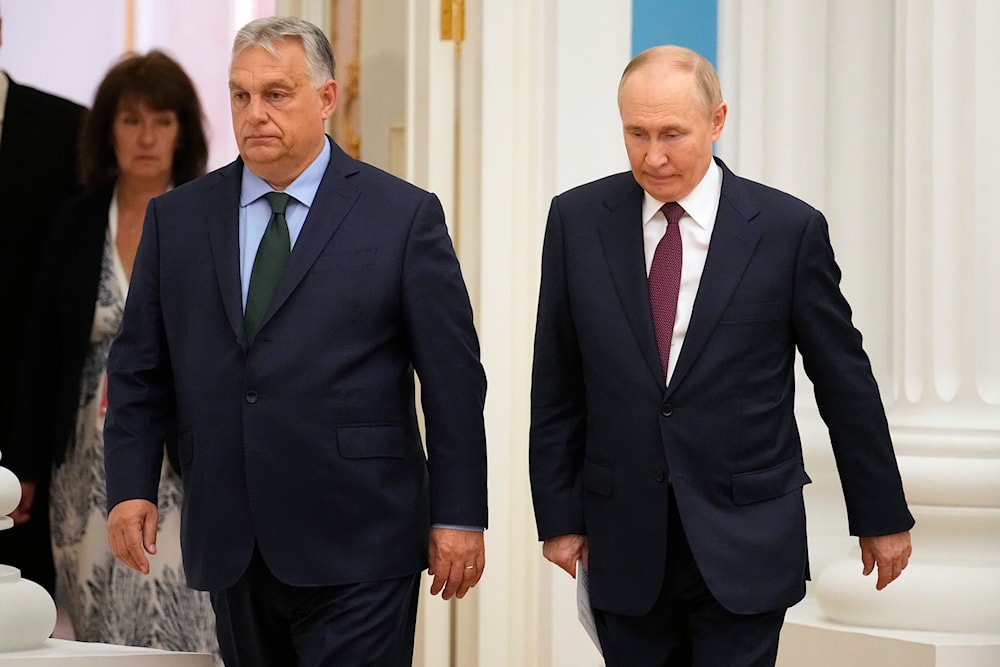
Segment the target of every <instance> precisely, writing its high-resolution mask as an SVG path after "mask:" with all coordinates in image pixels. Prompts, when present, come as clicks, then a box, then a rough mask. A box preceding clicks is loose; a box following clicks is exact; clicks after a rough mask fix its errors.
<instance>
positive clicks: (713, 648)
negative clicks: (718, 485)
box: [594, 492, 785, 667]
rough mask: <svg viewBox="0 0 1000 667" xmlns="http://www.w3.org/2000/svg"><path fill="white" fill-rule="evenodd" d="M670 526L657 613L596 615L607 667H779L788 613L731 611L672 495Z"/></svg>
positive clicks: (656, 607) (656, 604)
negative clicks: (697, 556)
mask: <svg viewBox="0 0 1000 667" xmlns="http://www.w3.org/2000/svg"><path fill="white" fill-rule="evenodd" d="M667 521H668V524H667V545H668V546H667V566H666V573H665V575H664V581H663V589H662V590H661V591H660V596H659V598H658V599H657V600H656V603H655V604H654V606H653V609H652V610H651V611H650V612H649V613H648V614H646V615H645V616H624V615H621V614H612V613H609V612H605V611H601V610H599V609H595V610H594V616H595V620H596V622H597V634H598V637H599V639H600V641H601V647H602V649H603V651H604V659H605V661H606V664H607V666H608V667H773V666H774V663H775V660H777V656H778V635H779V634H780V632H781V625H782V623H783V622H784V618H785V610H784V609H780V610H778V611H774V612H769V613H766V614H755V615H742V614H733V613H732V612H730V611H728V610H726V609H725V608H724V607H723V606H722V605H720V604H719V602H718V601H717V600H716V599H715V597H714V596H713V595H712V594H711V592H710V591H709V590H708V587H707V586H706V585H705V581H704V579H702V576H701V573H700V572H699V570H698V565H697V564H696V563H695V561H694V557H693V556H692V554H691V548H690V546H689V545H688V541H687V536H686V535H685V533H684V526H683V525H682V523H681V519H680V516H679V515H678V513H677V508H676V503H675V502H674V497H673V493H672V492H671V494H670V509H669V511H668V514H667ZM622 566H623V567H627V564H626V563H623V564H622Z"/></svg>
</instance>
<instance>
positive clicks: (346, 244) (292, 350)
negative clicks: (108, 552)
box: [105, 144, 486, 590]
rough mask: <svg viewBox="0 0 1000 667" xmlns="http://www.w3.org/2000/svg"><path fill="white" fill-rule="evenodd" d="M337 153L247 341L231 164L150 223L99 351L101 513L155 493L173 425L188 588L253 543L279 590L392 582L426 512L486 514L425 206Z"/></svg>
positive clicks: (167, 203)
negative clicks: (104, 388) (103, 367)
mask: <svg viewBox="0 0 1000 667" xmlns="http://www.w3.org/2000/svg"><path fill="white" fill-rule="evenodd" d="M332 148H333V151H332V156H331V160H330V165H329V167H328V169H327V171H326V173H325V175H324V177H323V180H322V182H321V184H320V187H319V190H318V192H317V194H316V198H315V200H314V202H313V205H312V207H311V208H310V211H309V214H308V217H307V218H306V221H305V225H304V227H303V229H302V232H301V234H300V236H299V238H298V240H297V241H296V243H295V246H294V248H293V249H292V251H291V254H290V256H289V260H288V265H287V266H286V268H285V271H284V274H283V275H282V278H281V282H280V283H279V285H278V287H277V290H276V292H275V295H274V298H273V301H272V303H271V305H270V307H269V309H268V311H267V313H266V314H265V315H264V318H263V320H262V323H261V328H260V331H259V333H258V334H257V336H256V338H255V340H254V343H253V345H252V346H251V345H250V344H249V343H248V341H247V336H246V332H245V330H244V326H243V307H242V300H241V292H240V270H239V241H238V206H239V193H240V182H241V174H242V169H243V163H242V162H241V161H240V160H237V161H236V162H234V163H232V164H230V165H229V166H227V167H224V168H222V169H220V170H218V171H215V172H213V173H211V174H208V175H206V176H204V177H202V178H200V179H197V180H195V181H193V182H191V183H189V184H187V185H185V186H182V187H179V188H177V189H175V190H173V191H171V192H169V193H167V194H165V195H163V196H161V197H158V198H156V199H154V200H153V201H152V202H151V203H150V206H149V210H148V212H147V215H146V221H145V225H144V228H143V237H142V242H141V244H140V247H139V252H138V256H137V258H136V264H135V269H134V271H133V275H132V282H131V285H130V288H129V295H128V301H127V304H126V308H125V314H124V321H123V325H122V329H121V333H120V336H119V338H118V339H117V340H116V342H115V344H114V345H113V347H112V350H111V358H110V360H109V396H108V398H109V412H108V420H107V423H106V427H105V449H106V456H105V463H106V470H107V478H108V505H109V507H112V506H114V505H115V504H116V503H118V502H120V501H122V500H125V499H129V498H146V499H150V500H153V499H155V493H156V477H157V471H158V469H159V466H160V461H161V458H160V457H161V455H162V451H163V442H164V439H165V438H167V437H168V436H169V435H170V434H171V432H172V430H173V429H174V428H175V427H176V431H177V436H178V450H179V458H180V463H181V467H182V475H183V479H184V510H183V523H182V535H181V539H182V549H183V554H184V564H185V569H186V573H187V576H188V581H189V582H190V583H191V585H192V586H194V587H195V588H199V589H208V590H217V589H221V588H223V587H226V586H228V585H230V584H232V583H233V582H235V581H236V580H237V578H238V577H239V576H240V575H241V574H242V573H243V572H244V570H245V569H246V566H247V564H248V563H249V561H250V557H251V554H252V551H253V548H254V544H255V543H256V544H257V545H258V547H259V549H260V552H261V554H262V556H263V558H264V560H265V561H266V562H267V564H268V565H269V567H270V569H271V571H272V572H273V573H274V574H275V575H276V576H277V577H278V578H279V579H281V580H282V581H284V582H285V583H288V584H291V585H296V586H322V585H336V584H342V583H352V582H360V581H374V580H380V579H386V578H391V577H401V576H406V575H410V574H414V573H416V572H418V571H420V570H421V569H423V568H424V567H426V560H427V531H428V528H429V524H430V523H431V522H434V523H440V524H458V525H468V526H486V445H485V436H484V428H483V403H484V400H485V391H486V382H485V376H484V374H483V370H482V366H481V365H480V362H479V347H478V341H477V338H476V333H475V330H474V328H473V318H472V309H471V306H470V303H469V298H468V294H467V292H466V288H465V285H464V283H463V280H462V276H461V272H460V270H459V265H458V261H457V259H456V257H455V254H454V250H453V248H452V244H451V240H450V238H449V236H448V232H447V228H446V226H445V222H444V215H443V212H442V209H441V206H440V203H439V202H438V200H437V198H436V197H434V196H433V195H432V194H430V193H427V192H425V191H423V190H420V189H418V188H416V187H415V186H412V185H410V184H408V183H405V182H403V181H401V180H399V179H397V178H395V177H393V176H390V175H389V174H386V173H384V172H381V171H379V170H377V169H375V168H374V167H371V166H369V165H366V164H363V163H361V162H357V161H355V160H353V159H351V158H350V157H348V156H347V155H346V154H345V153H344V152H343V151H341V150H340V148H339V147H337V146H336V145H335V144H334V145H333V146H332ZM414 370H415V371H416V374H417V376H418V377H419V379H420V387H421V403H422V407H423V415H424V421H425V427H426V434H427V443H426V452H427V454H426V458H425V453H424V449H423V447H422V443H421V436H420V432H419V430H418V420H417V411H416V407H415V400H414Z"/></svg>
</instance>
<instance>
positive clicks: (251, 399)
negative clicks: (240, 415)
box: [243, 391, 257, 403]
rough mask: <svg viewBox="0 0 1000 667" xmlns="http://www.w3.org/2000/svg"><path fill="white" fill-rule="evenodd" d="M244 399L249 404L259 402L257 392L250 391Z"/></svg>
mask: <svg viewBox="0 0 1000 667" xmlns="http://www.w3.org/2000/svg"><path fill="white" fill-rule="evenodd" d="M243 399H244V400H245V401H246V402H247V403H256V402H257V392H255V391H248V392H247V393H246V394H245V395H244V396H243Z"/></svg>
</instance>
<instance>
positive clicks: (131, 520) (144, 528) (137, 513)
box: [108, 498, 158, 574]
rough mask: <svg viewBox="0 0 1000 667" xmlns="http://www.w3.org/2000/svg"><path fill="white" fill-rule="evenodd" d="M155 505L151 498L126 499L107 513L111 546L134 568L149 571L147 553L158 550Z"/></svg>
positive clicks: (124, 561) (116, 555)
mask: <svg viewBox="0 0 1000 667" xmlns="http://www.w3.org/2000/svg"><path fill="white" fill-rule="evenodd" d="M157 518H158V514H157V511H156V505H154V504H153V503H151V502H149V501H148V500H141V499H138V498H137V499H135V500H123V501H122V502H120V503H118V504H117V505H115V506H114V507H112V508H111V511H110V512H109V513H108V546H110V547H111V553H113V554H114V555H115V558H117V559H118V560H120V561H121V562H123V563H125V564H126V565H128V566H129V567H130V568H132V569H133V570H136V571H138V572H141V573H143V574H149V560H147V558H146V554H147V553H148V554H155V553H156V521H157Z"/></svg>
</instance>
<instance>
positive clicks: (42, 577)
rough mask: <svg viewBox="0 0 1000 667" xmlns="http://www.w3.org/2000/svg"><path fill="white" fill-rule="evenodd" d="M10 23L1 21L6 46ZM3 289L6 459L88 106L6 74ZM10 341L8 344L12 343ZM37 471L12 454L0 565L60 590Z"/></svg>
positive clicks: (1, 148)
mask: <svg viewBox="0 0 1000 667" xmlns="http://www.w3.org/2000/svg"><path fill="white" fill-rule="evenodd" d="M2 30H3V20H2V19H0V44H2V42H3V39H2V34H3V33H2ZM0 110H2V113H0V206H2V207H3V214H2V216H0V284H3V285H9V286H12V287H11V288H10V289H8V290H6V291H5V294H6V298H7V304H6V308H7V313H8V315H9V318H8V322H9V323H10V325H9V328H10V329H11V330H10V331H8V335H11V334H12V335H13V337H14V340H15V341H16V342H15V343H14V344H12V345H7V346H5V348H4V352H3V354H2V355H0V454H3V453H5V452H9V450H10V448H9V447H8V444H9V443H10V438H11V432H10V429H11V424H12V423H13V421H14V417H13V409H14V404H15V402H16V400H17V398H16V397H17V392H18V383H19V379H18V378H19V372H20V368H21V366H20V364H21V354H20V351H21V350H22V345H21V343H20V341H21V336H22V334H23V331H22V329H21V327H20V326H19V325H18V322H21V321H23V318H24V317H25V315H26V313H27V311H28V309H29V307H30V303H31V295H32V289H33V286H34V284H35V280H36V278H37V272H38V267H39V265H40V264H41V258H42V250H43V248H44V246H45V241H46V239H47V238H48V236H49V233H50V230H51V227H52V219H53V218H54V216H55V214H56V211H57V210H58V209H59V207H60V206H61V205H62V204H63V202H65V201H66V200H67V199H69V198H70V197H71V196H72V195H73V194H75V193H76V192H77V191H78V190H79V182H78V178H77V164H76V153H77V134H78V133H79V129H80V125H81V123H82V122H83V116H84V114H85V113H86V109H85V108H84V107H82V106H80V105H78V104H75V103H73V102H70V101H69V100H65V99H63V98H61V97H56V96H55V95H51V94H49V93H44V92H42V91H40V90H36V89H34V88H31V87H29V86H24V85H21V84H19V83H17V82H16V81H14V80H13V79H11V78H10V76H8V75H7V73H6V72H3V71H0ZM8 340H9V339H8ZM41 458H42V459H44V460H43V461H42V463H41V464H39V465H38V466H35V465H33V462H31V461H20V460H15V459H14V458H12V457H7V458H6V459H5V460H4V465H5V466H6V467H9V468H10V469H11V470H13V471H14V472H15V473H16V474H17V475H18V477H19V478H20V480H21V487H22V495H21V502H20V504H19V505H18V508H17V509H16V510H15V511H14V513H13V514H12V516H13V518H14V521H15V527H14V528H12V529H11V530H6V531H3V532H0V563H4V564H7V565H13V566H15V567H17V568H19V569H20V570H21V575H22V576H23V577H24V578H26V579H30V580H32V581H35V582H37V583H39V584H41V585H42V586H44V587H45V588H47V589H48V590H49V592H50V593H53V592H54V591H55V569H54V566H53V564H52V546H51V544H50V538H49V505H48V479H49V478H48V475H49V470H48V466H47V465H45V464H46V463H47V459H46V458H45V457H41Z"/></svg>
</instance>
